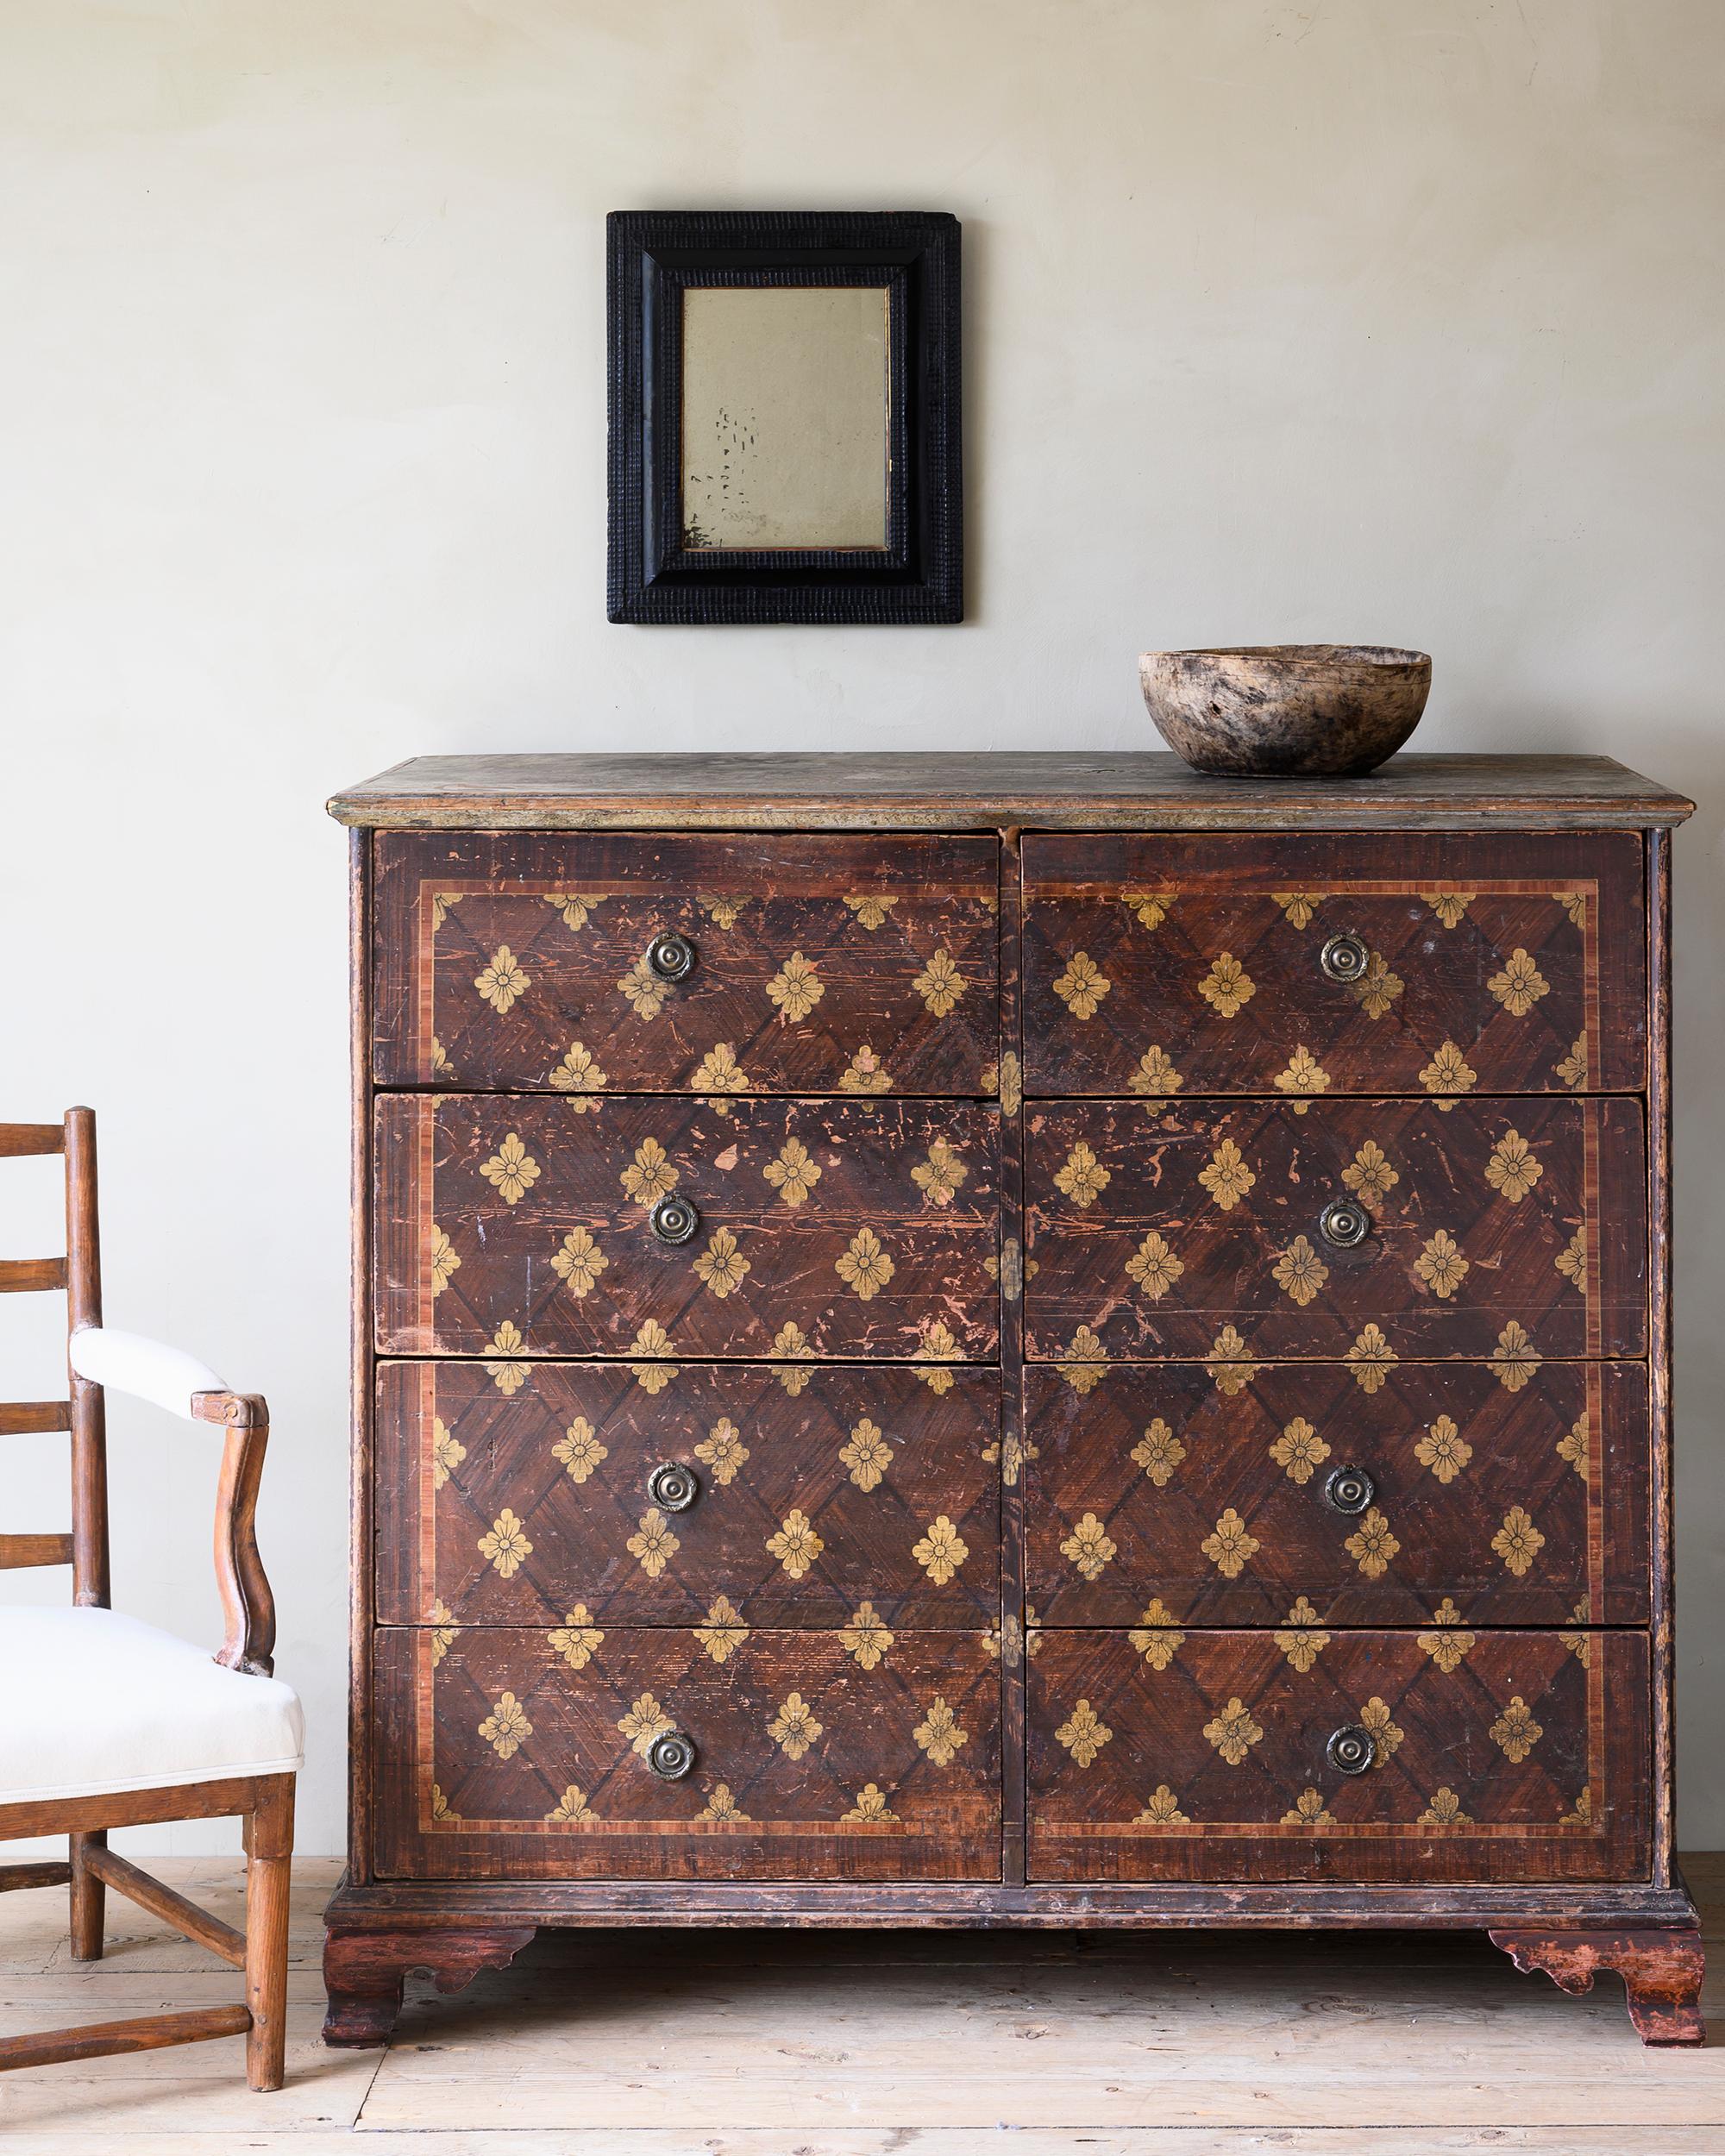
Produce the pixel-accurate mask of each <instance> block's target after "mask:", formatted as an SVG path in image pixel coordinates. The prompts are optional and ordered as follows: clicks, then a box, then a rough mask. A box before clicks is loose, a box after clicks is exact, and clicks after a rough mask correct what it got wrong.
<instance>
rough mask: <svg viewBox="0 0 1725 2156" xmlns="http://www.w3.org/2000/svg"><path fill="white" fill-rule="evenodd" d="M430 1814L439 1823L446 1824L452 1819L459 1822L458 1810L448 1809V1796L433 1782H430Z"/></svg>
mask: <svg viewBox="0 0 1725 2156" xmlns="http://www.w3.org/2000/svg"><path fill="white" fill-rule="evenodd" d="M431 1816H432V1818H433V1819H434V1820H435V1821H437V1822H438V1823H439V1824H440V1825H449V1823H450V1822H452V1821H453V1822H456V1823H459V1821H460V1820H461V1814H460V1813H459V1812H452V1811H451V1810H450V1809H449V1798H448V1797H447V1796H444V1794H443V1792H442V1789H439V1788H438V1786H437V1784H436V1783H435V1782H434V1783H432V1784H431Z"/></svg>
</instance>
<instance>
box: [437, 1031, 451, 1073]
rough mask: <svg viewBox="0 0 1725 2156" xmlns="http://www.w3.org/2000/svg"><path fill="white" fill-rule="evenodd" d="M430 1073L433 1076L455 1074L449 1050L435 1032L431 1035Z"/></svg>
mask: <svg viewBox="0 0 1725 2156" xmlns="http://www.w3.org/2000/svg"><path fill="white" fill-rule="evenodd" d="M431 1075H432V1076H433V1077H434V1078H453V1077H454V1076H455V1065H454V1064H453V1063H452V1062H450V1061H449V1050H447V1049H446V1048H445V1047H444V1045H443V1044H442V1041H440V1040H439V1039H438V1037H437V1036H436V1034H435V1033H434V1034H433V1035H432V1036H431Z"/></svg>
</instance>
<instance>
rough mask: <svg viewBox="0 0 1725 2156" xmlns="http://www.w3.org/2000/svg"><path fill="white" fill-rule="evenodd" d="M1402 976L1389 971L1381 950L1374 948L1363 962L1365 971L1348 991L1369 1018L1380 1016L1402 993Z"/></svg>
mask: <svg viewBox="0 0 1725 2156" xmlns="http://www.w3.org/2000/svg"><path fill="white" fill-rule="evenodd" d="M1348 993H1349V994H1350V995H1352V998H1353V1000H1354V1001H1355V1002H1356V1003H1358V1005H1359V1006H1360V1008H1361V1009H1362V1010H1363V1011H1364V1012H1365V1015H1366V1016H1367V1018H1382V1017H1383V1014H1384V1012H1386V1011H1387V1010H1388V1009H1389V1006H1390V1005H1391V1004H1392V1003H1394V1002H1395V1000H1396V997H1397V996H1399V995H1400V994H1401V993H1402V976H1401V975H1400V974H1397V973H1391V971H1390V970H1389V966H1388V964H1387V963H1386V962H1385V960H1384V956H1383V952H1382V951H1379V950H1375V951H1373V952H1372V954H1371V956H1370V957H1369V958H1368V959H1367V960H1366V962H1365V971H1364V973H1363V974H1362V975H1360V977H1359V979H1358V981H1354V982H1353V983H1352V985H1351V987H1349V990H1348Z"/></svg>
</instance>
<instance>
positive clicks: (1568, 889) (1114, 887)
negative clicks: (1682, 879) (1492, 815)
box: [1024, 831, 1647, 1097]
mask: <svg viewBox="0 0 1725 2156" xmlns="http://www.w3.org/2000/svg"><path fill="white" fill-rule="evenodd" d="M1024 874H1025V900H1026V911H1025V937H1024V985H1025V1084H1026V1090H1027V1091H1028V1092H1030V1093H1032V1094H1117V1093H1126V1092H1129V1091H1130V1092H1138V1093H1144V1094H1148V1095H1151V1096H1152V1097H1153V1096H1155V1095H1157V1094H1168V1093H1172V1092H1176V1091H1183V1092H1184V1093H1186V1094H1195V1093H1270V1092H1273V1091H1275V1090H1277V1088H1278V1087H1281V1088H1283V1089H1284V1090H1285V1089H1286V1087H1287V1085H1288V1084H1289V1082H1290V1075H1291V1081H1292V1082H1295V1083H1298V1082H1300V1081H1301V1079H1302V1074H1304V1076H1305V1080H1306V1082H1308V1084H1310V1085H1316V1084H1317V1083H1318V1082H1319V1078H1320V1077H1321V1081H1322V1089H1323V1090H1324V1091H1326V1092H1328V1093H1333V1094H1335V1093H1370V1094H1379V1093H1420V1092H1421V1091H1424V1092H1427V1093H1432V1094H1458V1093H1465V1092H1471V1091H1472V1090H1474V1089H1476V1088H1477V1089H1478V1090H1479V1091H1481V1092H1484V1093H1553V1092H1555V1093H1563V1092H1582V1091H1585V1090H1586V1089H1587V1088H1588V1087H1590V1086H1592V1087H1597V1088H1598V1089H1600V1090H1601V1091H1604V1092H1622V1091H1632V1090H1634V1088H1636V1087H1640V1086H1641V1085H1642V1084H1643V1083H1644V1082H1645V1080H1646V1071H1647V920H1646V901H1645V896H1644V870H1643V863H1642V857H1641V841H1640V837H1638V836H1636V835H1635V834H1634V833H1628V832H1615V831H1613V832H1603V833H1597V834H1591V835H1585V836H1578V837H1556V836H1528V835H1525V834H1522V835H1517V836H1515V837H1504V838H1467V837H1456V836H1453V835H1431V834H1423V835H1422V834H1415V833H1398V834H1397V835H1396V837H1393V838H1376V839H1374V838H1367V837H1360V836H1359V835H1358V834H1355V833H1349V832H1340V833H1331V834H1327V835H1314V836H1290V835H1289V834H1287V833H1283V832H1278V833H1276V834H1274V835H1273V836H1271V835H1265V836H1232V837H1218V836H1215V835H1214V834H1212V833H1204V834H1201V835H1192V834H1185V835H1172V834H1160V835H1157V836H1146V837H1061V836H1048V837H1031V838H1027V839H1026V841H1025V848H1024ZM1350 936H1351V937H1357V938H1358V940H1359V942H1360V943H1362V944H1363V945H1364V950H1365V952H1366V954H1367V955H1366V958H1365V962H1364V963H1365V972H1364V976H1363V977H1361V978H1358V979H1357V980H1353V981H1338V980H1335V979H1333V978H1332V977H1331V976H1330V975H1329V974H1327V972H1326V971H1325V967H1324V953H1325V950H1326V946H1327V944H1329V943H1330V939H1331V938H1332V937H1350ZM1296 1059H1299V1060H1297V1061H1296Z"/></svg>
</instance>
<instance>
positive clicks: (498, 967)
mask: <svg viewBox="0 0 1725 2156" xmlns="http://www.w3.org/2000/svg"><path fill="white" fill-rule="evenodd" d="M532 985H533V984H532V982H531V981H530V980H529V979H528V977H527V975H525V974H524V973H523V972H522V970H521V966H520V962H519V961H518V960H517V957H516V956H515V953H514V952H513V951H512V950H511V949H510V948H509V946H508V944H507V943H499V945H498V947H497V949H496V950H494V951H493V952H492V955H491V963H490V964H489V965H488V966H487V967H486V969H485V971H484V972H483V973H481V974H476V975H474V987H476V988H477V989H478V990H479V992H480V1000H481V1001H483V1002H486V1003H488V1004H490V1006H491V1007H492V1010H493V1011H495V1012H497V1014H498V1016H499V1018H501V1017H502V1016H503V1015H504V1014H505V1012H508V1011H512V1010H513V1009H514V1007H515V1006H516V1004H517V1002H518V1001H519V1000H520V999H521V998H522V997H523V996H524V995H525V994H526V993H527V991H528V989H529V988H530V987H532Z"/></svg>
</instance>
